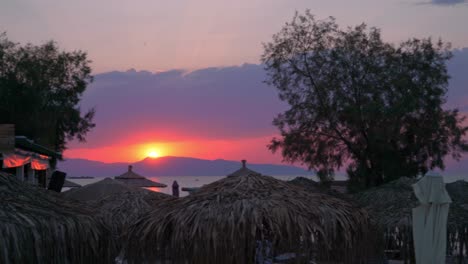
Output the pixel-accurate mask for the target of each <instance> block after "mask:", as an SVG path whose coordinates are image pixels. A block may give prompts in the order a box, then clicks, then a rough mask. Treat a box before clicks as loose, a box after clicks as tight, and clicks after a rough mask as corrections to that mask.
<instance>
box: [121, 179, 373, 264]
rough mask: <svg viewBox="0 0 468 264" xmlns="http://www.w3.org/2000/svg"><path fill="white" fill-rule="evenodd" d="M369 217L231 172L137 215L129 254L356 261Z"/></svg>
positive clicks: (136, 259) (343, 204) (203, 259)
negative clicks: (284, 255)
mask: <svg viewBox="0 0 468 264" xmlns="http://www.w3.org/2000/svg"><path fill="white" fill-rule="evenodd" d="M367 220H368V217H367V213H366V212H365V211H364V210H361V209H360V208H359V207H357V206H355V205H354V204H352V203H349V202H347V201H344V200H340V199H338V198H335V197H332V196H328V195H326V194H321V193H310V192H306V191H305V190H304V189H303V188H300V187H296V186H293V185H292V184H289V183H287V182H284V181H281V180H277V179H275V178H273V177H269V176H262V175H260V174H250V175H243V176H230V177H226V178H224V179H221V180H218V181H216V182H213V183H211V184H208V185H205V186H203V187H201V188H200V189H199V190H198V191H197V192H194V193H193V194H192V195H189V196H187V197H184V198H181V199H177V200H174V201H172V202H170V203H162V204H160V205H159V206H157V207H156V209H155V211H154V212H151V213H148V214H146V215H145V216H144V217H142V218H141V219H140V220H139V221H138V222H136V223H135V224H134V225H133V226H132V227H131V229H130V238H129V239H130V241H131V243H129V245H128V248H127V257H128V259H129V261H130V262H133V263H140V262H142V261H155V260H164V259H170V260H171V261H172V263H181V262H182V263H185V262H188V263H253V262H254V261H255V259H256V258H257V260H258V258H260V255H264V256H265V255H270V256H275V255H278V254H279V253H285V252H295V253H296V256H298V258H304V259H302V260H301V261H305V259H307V258H316V259H330V260H341V261H343V262H347V263H357V261H358V260H357V258H358V257H361V256H362V255H361V256H360V255H359V254H360V253H362V251H361V250H360V249H362V248H360V246H362V243H360V242H362V240H361V239H363V238H364V237H365V235H366V230H367V227H368V221H367ZM260 249H262V250H260ZM267 251H269V252H270V253H271V254H268V253H266V252H267Z"/></svg>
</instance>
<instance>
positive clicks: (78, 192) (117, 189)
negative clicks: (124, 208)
mask: <svg viewBox="0 0 468 264" xmlns="http://www.w3.org/2000/svg"><path fill="white" fill-rule="evenodd" d="M135 189H136V188H133V187H131V186H128V185H126V184H123V183H121V182H119V181H116V180H113V179H111V178H105V179H103V180H100V181H98V182H95V183H91V184H88V185H85V186H83V187H81V188H75V189H71V190H68V191H66V192H63V193H61V195H63V196H64V197H66V198H68V199H73V200H78V201H91V200H99V199H102V198H103V197H105V196H108V195H111V194H115V193H123V192H125V191H134V190H135ZM145 191H147V192H149V191H148V190H145Z"/></svg>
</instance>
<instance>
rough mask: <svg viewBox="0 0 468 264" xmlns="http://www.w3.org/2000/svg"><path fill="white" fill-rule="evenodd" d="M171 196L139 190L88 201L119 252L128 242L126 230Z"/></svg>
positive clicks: (171, 197) (169, 199)
mask: <svg viewBox="0 0 468 264" xmlns="http://www.w3.org/2000/svg"><path fill="white" fill-rule="evenodd" d="M173 199H176V198H174V197H173V196H171V195H168V194H164V193H158V192H153V191H149V190H145V189H141V188H137V190H130V191H123V192H119V193H113V194H111V195H108V196H105V197H102V198H101V199H98V200H94V201H89V202H88V204H89V205H90V206H91V207H92V208H94V211H95V216H96V217H99V218H100V219H102V220H103V222H104V223H105V224H106V225H107V226H108V227H109V228H110V229H111V231H112V235H113V240H114V242H115V244H116V248H117V252H119V251H120V250H121V249H122V247H124V245H125V243H126V242H127V241H128V240H127V239H126V238H127V228H128V227H129V226H130V225H131V224H133V223H135V222H136V220H137V219H138V218H140V217H141V216H142V215H143V214H145V213H147V212H150V211H152V210H154V208H155V207H156V205H158V204H159V203H165V202H169V201H171V200H173Z"/></svg>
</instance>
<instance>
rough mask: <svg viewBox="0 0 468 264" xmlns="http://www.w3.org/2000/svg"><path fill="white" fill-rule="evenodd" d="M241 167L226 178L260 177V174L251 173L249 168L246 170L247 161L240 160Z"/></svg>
mask: <svg viewBox="0 0 468 264" xmlns="http://www.w3.org/2000/svg"><path fill="white" fill-rule="evenodd" d="M241 163H242V167H241V168H240V169H238V170H236V171H235V172H233V173H231V174H229V175H228V177H231V176H246V175H260V173H258V172H256V171H253V170H251V169H249V168H247V160H241Z"/></svg>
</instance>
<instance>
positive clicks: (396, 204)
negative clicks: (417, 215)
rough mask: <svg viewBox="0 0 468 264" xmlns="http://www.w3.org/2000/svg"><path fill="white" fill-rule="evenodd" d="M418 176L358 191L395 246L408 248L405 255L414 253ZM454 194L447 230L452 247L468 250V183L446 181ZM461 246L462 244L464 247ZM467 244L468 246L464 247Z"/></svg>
mask: <svg viewBox="0 0 468 264" xmlns="http://www.w3.org/2000/svg"><path fill="white" fill-rule="evenodd" d="M416 182H417V179H412V178H407V177H402V178H399V179H397V180H395V181H392V182H390V183H387V184H384V185H382V186H379V187H375V188H372V189H369V190H367V191H364V192H361V193H357V194H355V196H354V197H355V199H356V200H357V201H358V202H359V203H360V204H361V205H362V206H364V207H365V208H366V209H367V210H368V211H369V214H371V217H372V219H373V220H374V221H375V222H376V224H377V225H379V226H380V227H381V228H382V229H383V230H384V233H385V237H387V239H390V240H391V241H387V242H385V243H387V244H388V243H392V244H393V245H394V246H397V247H400V248H402V250H404V251H406V253H405V254H406V256H405V258H407V259H409V258H410V257H411V255H410V254H412V250H411V247H412V209H413V208H415V207H417V206H419V201H418V200H417V198H416V196H415V195H414V191H413V188H412V185H413V184H414V183H416ZM446 189H447V192H448V193H449V195H450V197H451V198H452V203H451V204H450V209H449V215H448V221H447V228H448V229H447V230H448V236H449V240H448V245H447V247H448V251H449V252H454V251H460V250H461V251H460V252H465V253H461V254H460V255H463V254H465V256H466V254H467V253H468V195H467V193H468V183H467V182H464V181H457V182H454V183H449V184H446ZM460 247H461V248H460ZM463 247H465V248H466V249H465V250H464V251H463Z"/></svg>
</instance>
